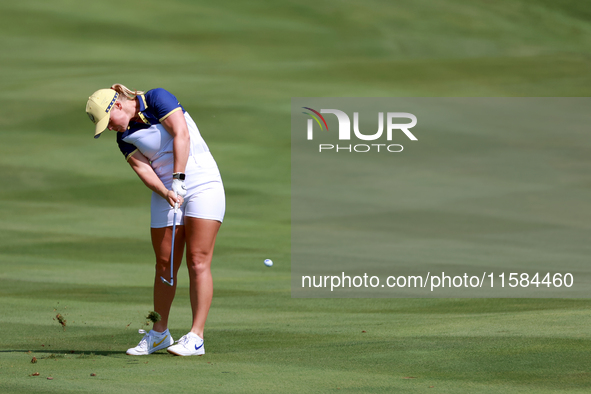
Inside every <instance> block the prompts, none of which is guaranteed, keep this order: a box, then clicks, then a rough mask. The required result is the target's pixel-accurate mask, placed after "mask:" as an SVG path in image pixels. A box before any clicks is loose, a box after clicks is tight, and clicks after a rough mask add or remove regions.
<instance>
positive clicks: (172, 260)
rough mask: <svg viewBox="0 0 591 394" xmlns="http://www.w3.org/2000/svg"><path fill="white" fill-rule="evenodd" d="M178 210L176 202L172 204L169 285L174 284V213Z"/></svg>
mask: <svg viewBox="0 0 591 394" xmlns="http://www.w3.org/2000/svg"><path fill="white" fill-rule="evenodd" d="M177 210H178V203H175V204H174V216H173V219H172V242H171V245H170V285H171V286H172V285H174V236H175V233H176V213H177Z"/></svg>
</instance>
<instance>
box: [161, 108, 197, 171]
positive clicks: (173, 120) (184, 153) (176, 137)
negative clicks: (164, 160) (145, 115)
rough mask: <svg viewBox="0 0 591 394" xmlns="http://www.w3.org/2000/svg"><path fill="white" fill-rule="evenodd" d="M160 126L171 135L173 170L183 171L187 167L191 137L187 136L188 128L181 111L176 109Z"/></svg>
mask: <svg viewBox="0 0 591 394" xmlns="http://www.w3.org/2000/svg"><path fill="white" fill-rule="evenodd" d="M162 126H164V128H165V129H166V131H168V133H169V134H170V135H171V136H172V138H173V141H172V153H173V155H174V167H173V172H182V173H184V172H185V167H187V160H188V159H189V152H190V150H191V145H190V143H191V138H190V137H189V129H188V128H187V121H186V120H185V116H184V115H183V111H176V112H174V113H172V114H170V116H169V117H168V118H166V119H164V120H163V121H162Z"/></svg>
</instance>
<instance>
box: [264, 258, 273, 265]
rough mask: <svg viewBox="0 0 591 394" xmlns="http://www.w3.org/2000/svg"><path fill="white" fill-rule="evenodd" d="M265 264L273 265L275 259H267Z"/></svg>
mask: <svg viewBox="0 0 591 394" xmlns="http://www.w3.org/2000/svg"><path fill="white" fill-rule="evenodd" d="M265 265H266V266H267V267H272V266H273V260H269V259H265Z"/></svg>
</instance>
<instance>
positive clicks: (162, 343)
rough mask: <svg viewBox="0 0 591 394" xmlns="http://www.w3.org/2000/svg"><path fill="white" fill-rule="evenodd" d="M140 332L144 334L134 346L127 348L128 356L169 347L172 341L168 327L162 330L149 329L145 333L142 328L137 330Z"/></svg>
mask: <svg viewBox="0 0 591 394" xmlns="http://www.w3.org/2000/svg"><path fill="white" fill-rule="evenodd" d="M138 332H139V333H140V334H146V335H144V337H143V338H142V340H141V341H140V343H139V344H138V345H137V346H136V347H132V348H131V349H127V354H129V355H130V356H145V355H148V354H152V353H154V352H157V351H158V350H161V349H164V348H167V347H169V346H170V345H172V344H173V343H174V341H173V339H172V337H171V336H170V332H169V331H168V328H167V329H166V331H164V332H157V331H154V330H150V332H148V333H146V331H144V330H139V331H138Z"/></svg>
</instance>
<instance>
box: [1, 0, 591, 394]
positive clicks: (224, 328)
mask: <svg viewBox="0 0 591 394" xmlns="http://www.w3.org/2000/svg"><path fill="white" fill-rule="evenodd" d="M590 22H591V7H590V6H589V4H588V3H587V2H584V1H581V2H578V1H574V0H564V1H559V0H555V1H551V0H527V1H526V0H521V1H510V0H501V1H496V2H485V1H468V0H447V1H444V2H437V1H433V0H419V1H400V2H389V1H385V0H370V1H365V2H355V1H325V2H317V1H297V2H295V1H293V2H292V1H286V2H278V1H277V2H267V1H248V2H243V1H227V2H220V3H212V2H205V1H189V0H170V1H167V2H162V1H155V0H145V1H141V2H140V1H137V0H133V1H113V0H108V1H101V2H78V1H72V0H54V1H46V0H23V1H18V2H7V1H5V2H2V4H0V48H1V50H2V57H1V58H0V66H1V70H2V77H1V78H0V87H1V88H0V185H1V186H0V296H1V306H0V333H1V336H0V392H2V393H58V392H59V393H68V392H72V393H74V392H76V393H80V392H87V393H94V392H108V393H117V392H137V393H151V392H240V393H245V392H252V393H259V392H285V393H294V392H338V393H343V392H357V393H365V392H385V393H389V392H417V393H422V392H425V393H516V392H517V393H521V392H531V393H555V392H567V391H568V392H580V393H586V392H589V390H590V389H591V357H590V355H591V352H590V351H591V331H590V329H589V327H590V326H591V318H590V314H589V307H590V306H591V301H590V300H588V299H578V300H573V299H517V300H516V299H462V300H456V299H350V300H349V299H331V300H324V299H292V298H291V296H290V119H289V116H290V98H291V97H308V96H401V97H404V96H550V97H551V96H588V95H589V91H590V89H591V76H590V74H589V69H590V67H591V61H590V59H591V57H590V55H591V49H590V48H591V34H590V33H591V23H590ZM116 82H119V83H123V84H125V85H127V86H129V87H132V88H138V89H150V88H154V87H165V88H167V89H168V90H170V91H172V92H173V93H174V94H175V95H176V96H177V97H178V98H179V100H180V101H181V102H182V104H183V105H184V107H185V108H186V109H187V110H188V111H189V112H190V113H191V114H192V116H193V118H194V119H195V120H196V122H197V124H198V126H199V128H200V130H201V132H202V134H203V136H204V138H205V140H206V141H207V143H208V145H209V147H210V149H211V151H212V152H213V154H214V157H215V158H216V160H217V161H218V163H219V166H220V169H221V172H222V176H223V179H224V182H225V186H226V194H227V212H226V220H225V223H224V225H223V226H222V229H221V232H220V234H219V237H218V242H217V246H216V254H215V256H214V263H213V274H214V281H215V295H214V301H213V305H212V309H211V312H210V315H209V320H208V324H207V326H206V344H205V346H206V355H205V356H204V357H195V358H179V357H172V356H170V355H168V354H167V353H165V352H160V353H158V354H155V355H151V356H147V357H130V356H126V355H125V350H126V349H127V348H129V347H131V346H135V345H136V344H137V342H138V341H139V339H140V338H141V336H140V335H138V334H137V330H138V329H139V328H145V326H144V325H143V324H144V322H145V318H144V317H145V316H146V315H147V313H148V312H149V311H150V310H152V306H151V297H152V283H153V256H152V250H151V244H150V240H149V228H148V226H149V201H150V192H149V191H148V190H147V189H146V188H145V186H144V185H143V184H142V183H141V181H140V180H139V179H138V178H137V176H136V175H135V174H134V173H133V171H132V170H131V169H130V168H129V166H128V165H127V164H126V162H125V160H124V159H123V157H122V155H121V153H120V152H119V151H118V149H117V146H116V143H115V141H114V136H113V135H112V133H110V132H106V133H105V135H104V136H103V137H102V138H100V139H99V140H94V139H93V138H92V124H91V123H90V122H89V120H88V119H87V116H86V114H85V113H84V106H85V104H86V99H87V97H88V96H89V95H90V94H91V93H92V92H93V91H95V90H97V89H99V88H103V87H108V86H110V85H111V84H113V83H116ZM564 149H568V147H565V148H564ZM571 165H572V166H573V168H574V169H576V170H577V171H578V172H577V173H578V174H581V173H584V171H582V170H581V169H586V168H588V167H589V156H588V155H587V156H585V155H578V156H577V155H576V156H574V157H573V158H572V163H571ZM574 181H576V182H578V184H577V187H576V188H575V189H576V190H579V191H580V194H577V195H575V196H573V200H576V201H577V202H578V203H580V201H581V199H582V196H585V195H588V194H589V190H590V189H589V185H590V183H589V180H588V179H587V180H585V179H584V178H583V177H582V176H578V177H577V178H576V179H575V180H574ZM426 185H427V186H428V183H427V184H426ZM426 193H429V190H427V189H426ZM587 208H588V207H583V209H581V205H580V204H570V203H568V202H566V203H565V210H567V211H568V209H571V211H569V212H570V215H572V217H575V216H576V217H577V218H578V220H579V222H580V224H579V225H580V226H581V229H582V232H585V231H589V226H590V225H589V223H591V220H587V221H585V218H588V219H591V216H590V213H589V210H588V209H587ZM582 242H583V241H582ZM432 253H433V254H436V253H437V251H436V250H434V251H432ZM265 258H271V259H273V261H274V263H275V264H274V266H273V267H272V268H267V267H265V266H264V265H263V260H264V259H265ZM556 264H557V269H559V264H560V261H557V262H556ZM179 280H180V287H179V290H178V295H177V299H176V300H175V303H174V304H173V311H172V315H171V326H170V329H171V332H172V334H173V336H174V337H175V339H177V338H178V337H180V336H181V335H183V334H185V333H186V331H187V329H188V328H189V319H190V308H189V304H188V286H187V277H186V273H185V272H183V271H182V270H181V275H180V278H179ZM57 313H60V314H61V315H63V316H64V318H65V319H66V329H65V330H64V329H63V328H62V326H61V325H60V324H59V322H58V321H57V320H54V318H55V316H56V314H57ZM33 357H35V358H36V359H37V362H36V363H31V360H32V358H33ZM35 372H39V376H30V375H31V374H33V373H35ZM92 373H94V374H96V376H91V374H92ZM47 377H52V378H53V379H52V380H48V379H47Z"/></svg>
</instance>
